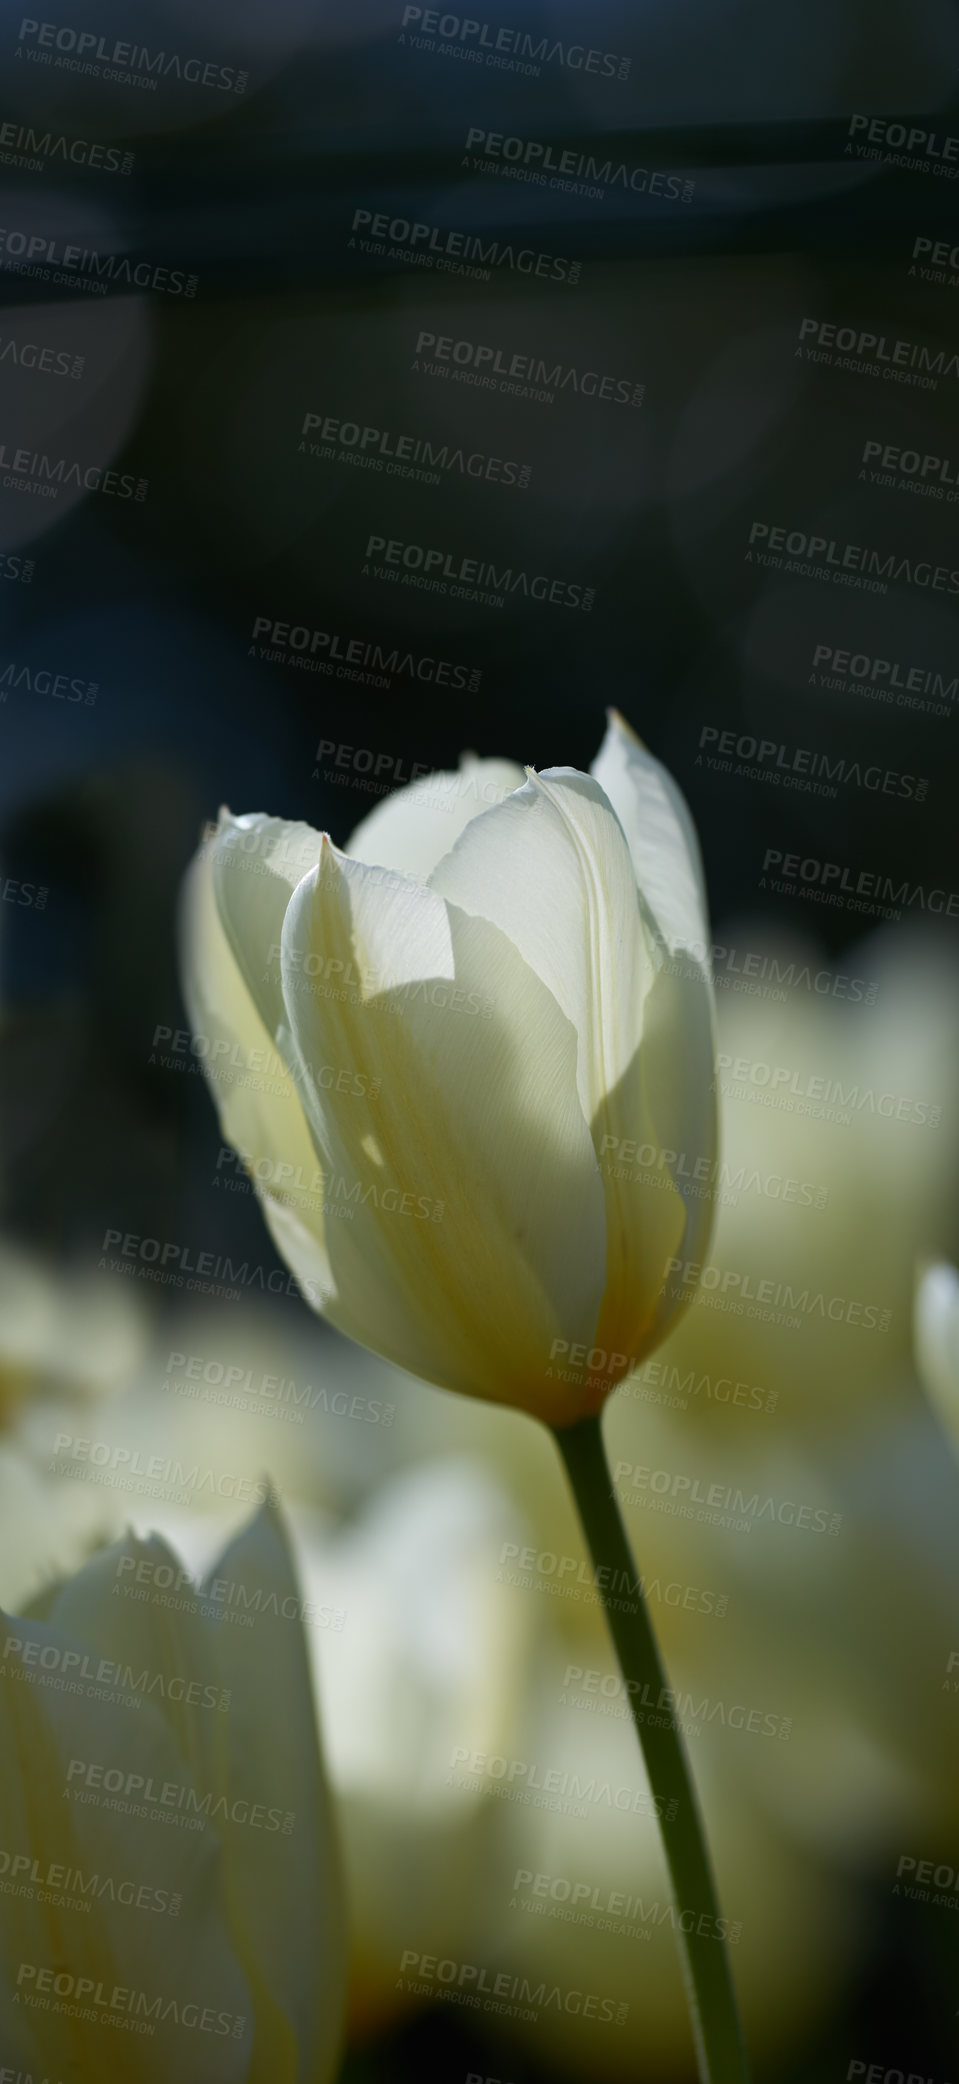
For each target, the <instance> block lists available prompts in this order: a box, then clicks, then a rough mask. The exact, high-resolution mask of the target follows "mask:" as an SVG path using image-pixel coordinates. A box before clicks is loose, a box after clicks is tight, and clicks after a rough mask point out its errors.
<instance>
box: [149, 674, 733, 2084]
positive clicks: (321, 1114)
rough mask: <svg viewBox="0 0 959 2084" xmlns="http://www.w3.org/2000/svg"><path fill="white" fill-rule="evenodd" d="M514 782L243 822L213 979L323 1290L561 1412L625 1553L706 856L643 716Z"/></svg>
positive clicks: (206, 858)
mask: <svg viewBox="0 0 959 2084" xmlns="http://www.w3.org/2000/svg"><path fill="white" fill-rule="evenodd" d="M513 778H514V777H512V776H511V775H510V773H509V770H508V768H506V767H505V764H504V763H502V762H493V763H486V762H481V761H475V760H469V761H467V762H465V763H464V765H463V767H462V769H461V772H460V775H459V776H441V777H439V778H438V779H436V780H433V781H429V780H426V779H422V780H420V781H419V782H417V783H414V784H413V786H412V787H411V788H409V789H406V790H403V791H401V792H399V793H398V794H397V795H396V796H395V797H392V798H391V799H390V800H389V801H388V802H387V803H385V804H383V805H381V806H379V808H378V809H377V810H376V811H374V813H373V814H372V816H371V817H370V818H368V819H367V820H366V821H365V822H364V824H363V825H361V827H360V829H359V832H358V833H357V834H356V835H355V836H354V841H353V845H352V848H351V849H350V850H348V851H347V852H346V853H341V852H340V851H339V850H338V849H337V848H336V847H334V846H333V844H332V841H331V840H330V839H329V837H328V836H327V835H326V834H325V833H324V834H322V835H320V834H317V833H314V832H312V831H311V829H310V828H309V827H308V826H305V825H285V824H283V823H282V822H281V821H280V820H277V819H274V818H269V817H266V816H264V815H262V814H259V813H257V814H255V815H253V816H245V817H241V818H233V817H231V816H230V815H229V813H225V814H222V815H221V820H220V825H219V829H218V831H217V834H216V837H215V839H214V840H213V842H212V845H211V846H210V847H209V848H208V849H205V850H204V851H203V853H202V854H201V856H200V858H199V860H198V862H197V864H196V866H195V869H194V871H193V877H192V881H191V885H190V888H189V892H188V896H187V902H186V934H185V944H186V963H185V969H186V993H187V999H188V1004H189V1009H190V1015H191V1019H192V1021H193V1024H194V1028H195V1030H196V1046H197V1049H198V1052H199V1053H200V1054H201V1055H203V1056H204V1058H205V1060H206V1061H207V1063H208V1065H209V1067H210V1070H211V1074H212V1075H213V1079H214V1087H215V1090H216V1092H217V1099H218V1104H219V1108H220V1119H221V1123H222V1126H223V1131H224V1134H225V1136H226V1138H227V1140H228V1142H229V1143H232V1144H233V1146H234V1148H235V1149H236V1150H237V1151H238V1153H239V1154H240V1155H241V1157H242V1159H243V1162H244V1163H245V1165H246V1166H247V1169H248V1171H249V1172H250V1174H251V1176H252V1178H253V1180H254V1181H255V1182H256V1184H257V1187H258V1190H259V1192H260V1196H261V1200H262V1203H263V1208H264V1213H265V1215H266V1219H267V1222H268V1224H269V1226H270V1230H271V1233H272V1235H273V1238H274V1241H275V1243H276V1245H277V1247H278V1249H279V1251H280V1252H281V1254H282V1255H283V1257H284V1258H285V1259H286V1261H287V1263H288V1265H289V1266H290V1268H291V1269H292V1271H293V1273H294V1274H295V1276H296V1277H297V1279H298V1281H299V1283H300V1286H301V1288H302V1289H303V1292H304V1294H305V1295H306V1296H307V1297H308V1298H309V1299H310V1300H311V1301H312V1302H314V1304H315V1305H316V1306H317V1307H318V1308H319V1309H320V1310H321V1311H322V1312H323V1314H324V1315H325V1316H327V1317H328V1318H329V1319H330V1321H331V1322H332V1323H333V1324H334V1325H336V1326H337V1327H338V1328H339V1329H340V1330H341V1331H344V1332H346V1333H347V1334H348V1335H349V1336H350V1337H351V1338H353V1339H355V1340H357V1341H358V1343H359V1344H361V1345H364V1346H367V1347H369V1348H371V1349H372V1350H373V1351H374V1352H377V1353H380V1354H382V1355H383V1356H384V1357H385V1358H386V1359H388V1360H392V1361H394V1362H396V1363H397V1364H398V1365H399V1366H400V1367H402V1368H405V1369H406V1370H408V1372H409V1373H411V1374H414V1375H420V1376H422V1377H423V1378H424V1379H425V1380H426V1381H428V1382H432V1383H434V1384H436V1385H438V1386H439V1387H442V1388H446V1389H453V1390H458V1391H460V1392H462V1393H464V1394H466V1395H472V1396H476V1397H481V1398H485V1399H487V1400H489V1401H492V1402H496V1403H507V1404H512V1405H514V1406H516V1407H518V1408H519V1409H521V1410H525V1411H527V1412H529V1413H531V1414H532V1415H533V1416H535V1417H538V1418H540V1419H542V1420H543V1421H544V1422H545V1423H546V1424H548V1425H550V1426H551V1427H552V1428H553V1429H554V1432H555V1434H556V1437H557V1440H558V1443H559V1446H560V1452H561V1454H562V1456H563V1460H564V1462H565V1465H566V1470H567V1474H568V1476H569V1479H570V1483H571V1485H572V1488H573V1491H574V1495H575V1497H576V1500H577V1504H578V1507H579V1511H580V1516H581V1518H582V1520H583V1525H584V1528H585V1531H586V1536H587V1540H588V1542H589V1545H590V1549H591V1551H592V1554H593V1557H594V1561H595V1562H596V1565H597V1567H598V1568H601V1569H603V1570H608V1569H613V1570H620V1571H621V1570H623V1569H625V1570H626V1571H627V1572H628V1570H629V1568H630V1566H631V1561H632V1559H631V1557H630V1554H629V1549H628V1544H627V1542H626V1538H625V1534H624V1532H623V1528H622V1523H621V1520H620V1518H619V1516H618V1513H617V1511H616V1508H615V1506H614V1505H613V1504H612V1501H611V1494H610V1487H609V1475H608V1470H607V1467H606V1462H605V1458H604V1452H603V1446H602V1439H601V1434H600V1427H599V1413H600V1411H601V1409H602V1407H603V1404H604V1403H605V1401H606V1399H607V1397H608V1395H609V1393H610V1391H611V1390H612V1389H613V1388H615V1386H616V1384H617V1383H618V1382H619V1381H621V1380H622V1379H623V1378H624V1376H626V1375H627V1374H629V1373H630V1372H631V1370H632V1369H634V1368H635V1367H636V1366H637V1364H638V1363H639V1362H640V1361H641V1360H642V1359H643V1358H644V1357H645V1356H646V1355H647V1354H648V1353H649V1352H651V1350H652V1348H653V1347H654V1346H655V1345H656V1344H657V1343H658V1342H659V1340H660V1339H661V1338H663V1336H664V1335H665V1332H666V1330H667V1329H668V1327H669V1325H670V1323H671V1322H672V1320H673V1319H674V1318H675V1316H676V1315H677V1314H678V1309H679V1306H680V1298H681V1297H682V1296H683V1295H684V1294H685V1295H687V1296H688V1295H689V1293H690V1292H691V1290H690V1287H689V1284H688V1283H686V1282H684V1281H681V1282H676V1281H673V1282H670V1279H669V1276H670V1274H671V1273H675V1272H676V1270H677V1269H679V1268H681V1267H682V1266H683V1264H684V1262H685V1263H686V1264H689V1263H696V1262H697V1261H698V1260H699V1259H701V1257H702V1256H703V1253H704V1248H705V1244H706V1241H707V1238H708V1232H709V1219H710V1213H711V1185H712V1176H713V1169H714V1163H715V1139H716V1132H715V1102H714V1097H713V1084H714V1076H713V1074H714V1050H713V1000H712V985H711V979H710V975H709V966H708V957H707V953H706V949H707V939H708V929H707V924H706V907H705V897H704V891H703V882H702V873H701V869H700V864H699V855H698V848H697V843H696V838H695V834H694V831H693V826H692V822H691V819H690V816H689V813H688V811H687V809H686V806H685V804H684V802H683V800H682V797H681V796H680V794H679V791H678V789H677V788H676V786H675V783H674V782H673V781H672V780H671V778H670V777H669V776H668V775H667V774H666V773H665V771H664V769H663V768H662V767H661V766H660V765H659V763H658V762H657V761H656V760H654V759H653V758H652V757H651V755H650V754H649V753H648V752H647V751H646V748H645V746H643V745H642V744H641V742H640V741H639V739H638V738H636V736H635V735H634V733H633V732H631V731H630V730H629V729H628V728H627V726H626V725H625V724H624V723H623V722H622V720H621V719H620V718H619V717H618V716H617V715H615V714H614V715H612V716H611V717H610V721H609V729H608V731H607V734H606V737H605V739H604V741H603V744H602V746H601V748H600V751H599V754H598V756H597V759H596V760H595V762H594V765H593V771H592V773H591V774H588V775H587V774H582V773H579V772H578V771H577V770H576V769H575V768H571V767H554V768H547V769H546V771H545V772H544V773H541V774H536V773H534V772H533V771H532V770H531V769H528V770H527V775H526V780H525V781H520V778H519V776H518V774H517V775H516V777H515V779H516V780H517V783H518V786H516V787H515V788H513V789H512V790H511V791H510V792H509V793H508V794H505V795H504V794H503V793H502V792H503V790H504V788H505V787H506V785H507V784H508V782H509V780H510V779H513ZM491 798H492V799H493V800H490V799H491ZM497 798H498V799H499V800H497ZM265 1061H266V1062H268V1063H269V1076H268V1077H262V1078H261V1077H258V1076H256V1075H251V1074H254V1073H255V1072H256V1070H257V1068H259V1069H260V1070H262V1069H263V1068H264V1063H265ZM610 1629H611V1633H612V1635H613V1638H614V1642H615V1644H616V1648H617V1652H618V1654H619V1658H620V1663H621V1666H622V1669H623V1673H624V1676H625V1677H626V1679H627V1682H633V1681H635V1682H636V1684H635V1686H631V1692H636V1691H638V1690H640V1688H641V1686H642V1685H643V1684H650V1683H658V1684H659V1685H660V1686H663V1685H664V1675H663V1673H662V1669H661V1666H660V1662H659V1655H658V1651H657V1647H656V1643H655V1638H654V1635H653V1632H652V1628H651V1625H650V1621H649V1616H648V1613H647V1612H646V1609H645V1604H644V1603H643V1602H640V1603H639V1604H638V1606H637V1610H636V1613H635V1615H634V1616H633V1617H632V1618H631V1619H627V1617H625V1616H624V1615H622V1614H619V1613H615V1612H611V1613H610ZM637 1731H638V1734H639V1737H640V1742H641V1744H642V1746H643V1749H644V1753H645V1756H646V1760H647V1765H648V1768H649V1776H650V1782H651V1785H652V1786H653V1788H654V1789H655V1793H656V1796H657V1800H658V1801H659V1803H660V1805H661V1806H660V1809H659V1813H660V1815H661V1816H662V1819H663V1824H662V1828H663V1840H664V1847H665V1851H666V1856H667V1861H668V1863H669V1869H670V1874H671V1878H672V1881H673V1886H674V1888H675V1891H676V1895H677V1898H678V1900H679V1901H680V1902H682V1903H684V1904H685V1905H687V1906H694V1907H695V1908H696V1909H697V1911H699V1912H702V1913H704V1914H705V1917H706V1918H707V1920H708V1919H709V1918H715V1916H716V1914H717V1912H716V1899H715V1892H714V1889H713V1884H712V1878H711V1875H710V1872H709V1865H708V1859H707V1856H706V1851H705V1845H704V1842H703V1837H702V1831H701V1827H700V1824H699V1820H698V1816H697V1814H696V1809H695V1800H694V1796H693V1792H692V1785H691V1781H690V1778H689V1773H688V1768H687V1766H686V1763H685V1758H684V1755H683V1748H682V1738H681V1735H680V1731H679V1728H678V1725H677V1723H676V1721H675V1718H674V1716H673V1715H672V1713H671V1712H670V1713H669V1715H668V1716H664V1717H663V1724H662V1726H661V1727H653V1725H652V1724H641V1722H640V1720H639V1719H637ZM682 1947H683V1956H684V1960H685V1963H686V1968H687V1973H688V1989H689V1995H690V2011H691V2018H692V2025H693V2033H694V2039H695V2043H696V2052H697V2059H698V2062H699V2067H700V2075H701V2077H702V2078H703V2079H704V2080H707V2084H718V2080H719V2079H720V2078H722V2080H723V2084H741V2080H742V2079H743V2078H744V2077H745V2067H744V2061H743V2054H742V2045H741V2037H740V2033H739V2027H738V2021H737V2017H736V2008H735V2002H734V1999H733V1994H732V1986H731V1982H730V1979H729V1970H728V1964H727V1962H726V1957H725V1953H724V1952H723V1950H722V1949H721V1948H719V1947H717V1946H716V1945H712V1946H705V1945H703V1944H702V1943H701V1938H700V1935H699V1933H697V1934H696V1935H695V1936H685V1935H684V1937H683V1940H682Z"/></svg>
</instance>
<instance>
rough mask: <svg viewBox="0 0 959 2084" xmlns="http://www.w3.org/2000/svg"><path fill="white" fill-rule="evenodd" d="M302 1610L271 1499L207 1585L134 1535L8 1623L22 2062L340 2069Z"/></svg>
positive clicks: (330, 1855)
mask: <svg viewBox="0 0 959 2084" xmlns="http://www.w3.org/2000/svg"><path fill="white" fill-rule="evenodd" d="M298 1614H299V1601H298V1596H297V1591H296V1584H295V1581H294V1578H293V1573H292V1568H291V1563H290V1556H289V1551H288V1548H287V1543H286V1538H285V1535H284V1532H283V1529H282V1525H281V1523H280V1521H279V1518H278V1516H277V1514H276V1512H275V1509H274V1507H273V1506H272V1504H271V1503H268V1504H267V1505H265V1506H264V1507H263V1509H262V1510H261V1512H260V1513H259V1515H258V1516H257V1518H256V1519H255V1520H254V1521H253V1522H252V1524H251V1525H250V1526H248V1527H247V1528H245V1529H244V1530H243V1531H242V1532H241V1533H240V1534H239V1535H238V1536H237V1538H236V1539H235V1540H234V1541H233V1542H232V1543H231V1545H230V1546H229V1547H228V1548H227V1550H226V1551H225V1552H224V1554H223V1555H222V1556H221V1557H220V1558H219V1560H218V1563H217V1565H216V1568H215V1571H214V1573H213V1576H212V1577H211V1579H209V1580H207V1581H205V1582H204V1583H203V1584H202V1585H199V1586H197V1585H193V1584H192V1583H191V1581H190V1579H189V1575H188V1573H187V1572H186V1571H184V1570H183V1569H182V1568H181V1566H180V1565H179V1563H178V1560H177V1558H176V1557H175V1556H174V1555H173V1554H172V1552H171V1551H170V1550H169V1549H168V1548H167V1547H166V1545H165V1543H164V1542H162V1541H161V1540H160V1539H159V1538H158V1537H156V1536H153V1537H151V1538H150V1539H149V1540H146V1541H139V1540H137V1539H136V1538H134V1537H133V1536H132V1535H131V1536H130V1537H129V1538H128V1539H127V1540H126V1541H123V1542H119V1543H116V1544H115V1545H114V1546H112V1547H110V1548H107V1549H102V1550H100V1552H99V1553H98V1554H97V1555H96V1556H95V1557H94V1558H93V1559H92V1560H91V1561H90V1562H89V1563H88V1564H87V1565H86V1567H85V1568H84V1569H83V1570H81V1571H80V1572H79V1574H78V1575H77V1576H76V1577H74V1578H72V1579H69V1580H67V1581H66V1582H64V1583H62V1584H59V1585H57V1586H55V1587H53V1588H51V1589H50V1590H48V1591H46V1592H44V1593H43V1594H42V1595H41V1596H40V1598H39V1599H38V1600H37V1601H36V1602H35V1604H34V1608H33V1611H32V1612H31V1614H30V1615H29V1616H27V1617H24V1618H22V1619H15V1618H12V1617H8V1616H0V1629H2V1644H0V1648H2V1656H0V1689H2V1696H3V1713H2V1717H0V1788H2V1792H0V1811H2V1826H0V1943H2V1948H3V1957H4V1975H3V1984H2V1988H3V1994H2V1996H0V2045H2V2048H3V2061H4V2063H5V2064H6V2065H8V2066H9V2067H10V2069H11V2074H17V2075H20V2074H21V2073H23V2074H25V2075H26V2074H31V2075H37V2076H39V2075H43V2076H49V2077H51V2078H53V2077H62V2078H66V2077H68V2076H69V2077H77V2078H83V2079H90V2080H91V2084H92V2080H93V2079H95V2078H100V2077H104V2076H111V2077H117V2078H118V2079H120V2080H122V2084H166V2080H168V2079H169V2078H170V2077H171V2076H180V2077H183V2078H194V2077H197V2078H198V2077H201V2076H202V2077H203V2079H204V2084H328V2080H329V2079H330V2078H331V2077H332V2076H333V2074H334V2069H335V2063H336V2057H337V2052H338V2038H339V2032H340V2023H341V2017H342V2006H343V1993H344V1985H345V1974H344V1964H343V1960H342V1940H341V1936H340V1930H341V1905H340V1901H339V1882H338V1866H337V1858H336V1852H335V1847H334V1845H333V1839H332V1830H331V1823H330V1811H329V1803H328V1797H327V1793H326V1786H325V1780H324V1773H323V1767H322V1763H321V1760H320V1755H319V1748H318V1740H317V1735H316V1726H315V1721H314V1711H313V1700H312V1693H311V1682H310V1676H309V1670H308V1663H307V1657H306V1652H305V1647H304V1640H303V1629H302V1622H301V1620H300V1619H299V1618H298ZM244 1619H245V1620H247V1621H250V1620H252V1625H251V1626H245V1625H241V1622H242V1621H243V1620H244Z"/></svg>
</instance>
